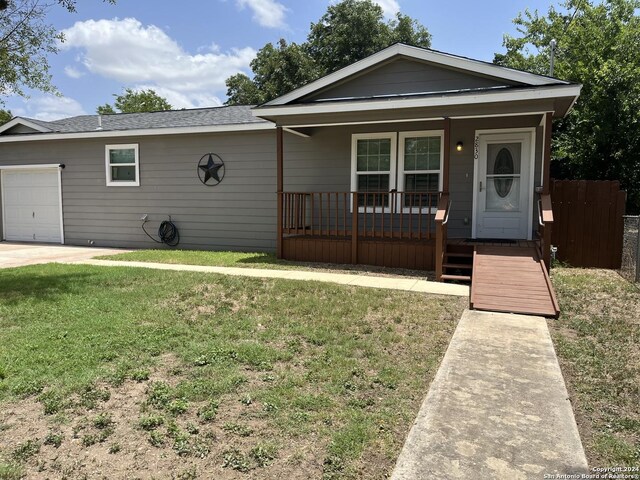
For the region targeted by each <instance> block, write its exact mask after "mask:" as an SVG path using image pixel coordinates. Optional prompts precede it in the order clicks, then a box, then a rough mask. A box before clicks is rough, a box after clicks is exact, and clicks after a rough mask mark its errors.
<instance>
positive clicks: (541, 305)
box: [470, 245, 560, 318]
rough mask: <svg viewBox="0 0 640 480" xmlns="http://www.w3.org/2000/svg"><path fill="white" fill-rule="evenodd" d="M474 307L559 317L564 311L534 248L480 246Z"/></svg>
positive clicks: (475, 268) (475, 267) (475, 262)
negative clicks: (561, 309)
mask: <svg viewBox="0 0 640 480" xmlns="http://www.w3.org/2000/svg"><path fill="white" fill-rule="evenodd" d="M470 304H471V308H473V309H476V310H489V311H494V312H509V313H521V314H526V315H541V316H545V317H554V318H556V317H557V316H558V314H559V312H560V310H559V307H558V301H557V300H556V296H555V292H554V291H553V286H552V285H551V281H550V279H549V275H548V273H547V270H546V268H545V266H544V263H543V262H542V261H541V260H540V257H539V255H538V251H537V249H536V248H534V247H530V246H520V248H513V247H509V246H496V245H477V246H476V247H475V254H474V259H473V280H472V283H471V302H470Z"/></svg>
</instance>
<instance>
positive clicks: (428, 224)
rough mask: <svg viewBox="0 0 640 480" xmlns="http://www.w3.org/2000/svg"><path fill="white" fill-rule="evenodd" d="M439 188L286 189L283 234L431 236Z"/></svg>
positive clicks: (403, 238) (388, 236)
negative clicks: (426, 190)
mask: <svg viewBox="0 0 640 480" xmlns="http://www.w3.org/2000/svg"><path fill="white" fill-rule="evenodd" d="M439 198H440V192H429V193H413V192H367V193H359V192H284V193H283V194H282V202H283V215H282V232H283V234H284V235H299V236H330V237H336V236H337V237H348V236H354V235H353V233H354V232H355V233H356V234H357V236H359V237H364V238H387V239H402V240H430V239H431V238H432V237H433V228H434V227H435V224H434V220H433V218H434V216H435V213H436V210H437V205H438V201H439Z"/></svg>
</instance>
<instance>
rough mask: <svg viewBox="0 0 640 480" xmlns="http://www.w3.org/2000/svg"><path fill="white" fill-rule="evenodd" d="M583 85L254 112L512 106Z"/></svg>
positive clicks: (576, 92)
mask: <svg viewBox="0 0 640 480" xmlns="http://www.w3.org/2000/svg"><path fill="white" fill-rule="evenodd" d="M581 88H582V85H559V86H553V87H547V88H544V87H542V88H536V89H534V90H518V91H509V92H490V93H472V94H460V95H455V96H439V97H428V98H409V99H397V100H388V99H385V100H369V101H357V102H339V103H322V104H319V105H318V104H313V105H306V104H305V105H291V106H274V107H272V108H267V107H263V108H261V109H259V110H254V112H253V113H254V115H256V116H259V117H263V118H264V117H274V116H286V115H304V114H314V113H343V112H363V111H375V110H392V109H398V108H419V107H442V106H452V105H473V104H478V103H491V102H513V101H520V100H542V99H549V98H562V97H577V96H578V95H579V94H580V89H581Z"/></svg>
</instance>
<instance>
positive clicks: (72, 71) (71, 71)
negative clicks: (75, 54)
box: [64, 65, 84, 78]
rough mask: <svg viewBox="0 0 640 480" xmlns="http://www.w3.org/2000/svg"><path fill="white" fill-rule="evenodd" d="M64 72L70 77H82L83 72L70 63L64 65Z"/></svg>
mask: <svg viewBox="0 0 640 480" xmlns="http://www.w3.org/2000/svg"><path fill="white" fill-rule="evenodd" d="M64 73H65V74H66V75H67V76H68V77H71V78H80V77H84V72H81V71H80V70H78V69H77V68H75V67H72V66H71V65H67V66H66V67H64Z"/></svg>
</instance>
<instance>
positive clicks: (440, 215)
mask: <svg viewBox="0 0 640 480" xmlns="http://www.w3.org/2000/svg"><path fill="white" fill-rule="evenodd" d="M450 209H451V201H450V200H449V195H448V194H442V196H441V197H440V201H439V202H438V210H437V212H436V217H435V222H436V280H437V281H438V282H441V281H442V265H443V263H444V256H445V253H446V251H447V223H448V222H449V210H450Z"/></svg>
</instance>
